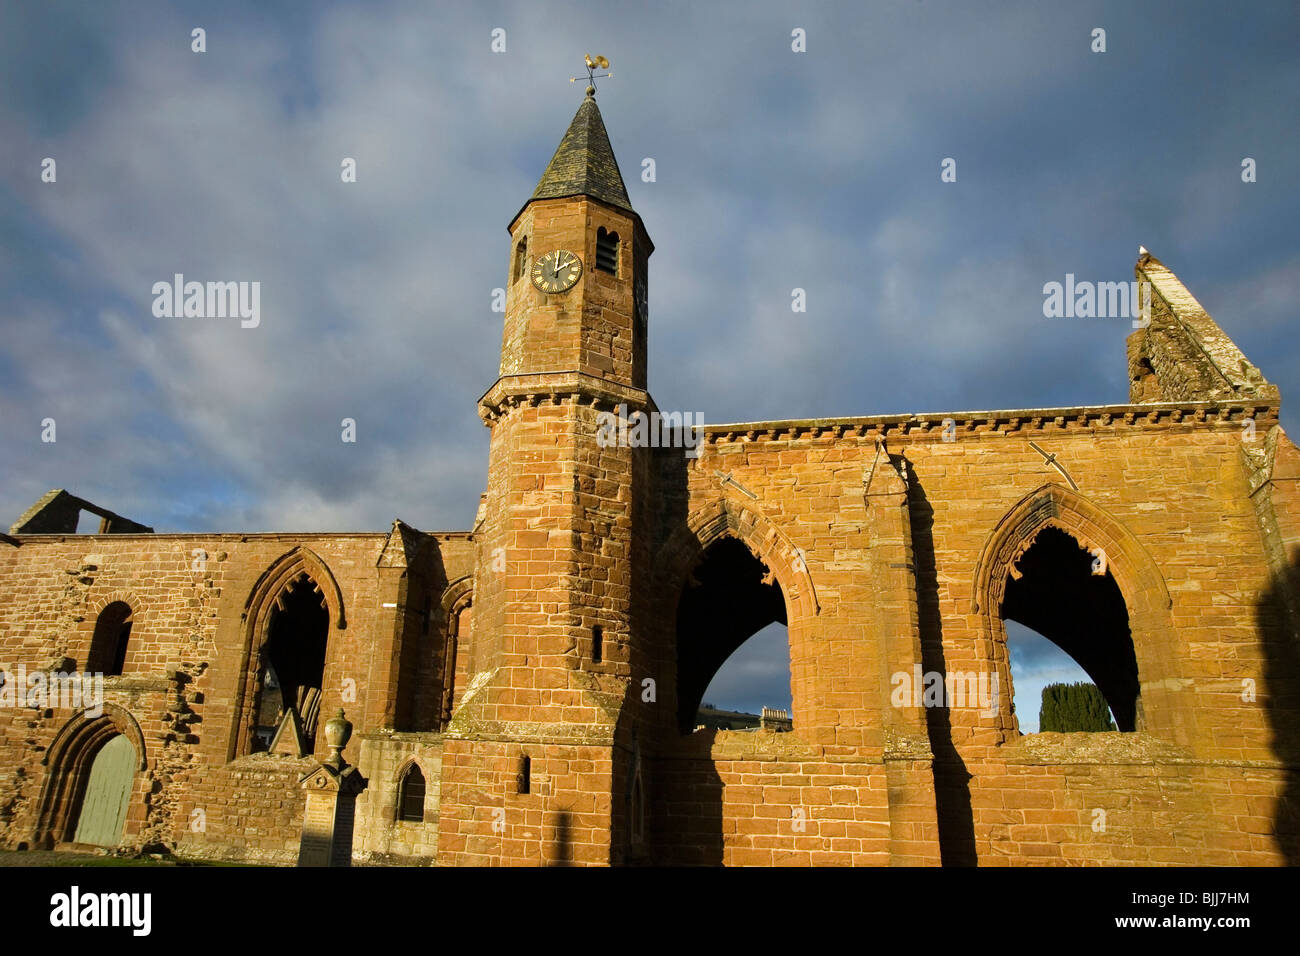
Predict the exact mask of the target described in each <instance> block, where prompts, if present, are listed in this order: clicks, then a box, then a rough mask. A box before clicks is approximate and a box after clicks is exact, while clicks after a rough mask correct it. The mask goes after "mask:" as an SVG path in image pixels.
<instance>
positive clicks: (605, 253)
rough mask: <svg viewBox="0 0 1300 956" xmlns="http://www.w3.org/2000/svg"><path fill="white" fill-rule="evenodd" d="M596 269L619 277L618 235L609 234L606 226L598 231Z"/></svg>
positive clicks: (614, 233)
mask: <svg viewBox="0 0 1300 956" xmlns="http://www.w3.org/2000/svg"><path fill="white" fill-rule="evenodd" d="M596 268H597V269H599V270H600V271H601V272H608V273H609V274H610V275H618V233H616V232H607V231H606V230H605V227H604V226H601V227H600V228H599V229H597V230H596Z"/></svg>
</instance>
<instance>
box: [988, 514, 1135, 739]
mask: <svg viewBox="0 0 1300 956" xmlns="http://www.w3.org/2000/svg"><path fill="white" fill-rule="evenodd" d="M1014 568H1015V572H1014V573H1011V574H1010V575H1009V580H1008V581H1007V586H1006V596H1005V597H1004V599H1003V602H1002V608H1001V615H1002V618H1003V619H1004V620H1005V621H1014V622H1016V623H1018V624H1021V625H1024V627H1025V628H1028V629H1029V630H1031V631H1035V632H1037V633H1038V634H1041V635H1042V636H1043V637H1044V638H1046V639H1047V640H1048V641H1050V642H1051V643H1052V644H1054V645H1056V647H1058V648H1060V650H1061V651H1063V652H1064V653H1065V654H1066V655H1068V656H1069V658H1070V659H1072V660H1073V662H1074V663H1075V664H1077V665H1078V667H1079V669H1080V670H1081V671H1082V672H1083V674H1084V675H1086V677H1084V678H1083V679H1084V680H1087V681H1091V682H1092V683H1093V684H1095V685H1096V686H1097V689H1098V690H1099V691H1100V692H1101V695H1102V696H1103V697H1104V698H1105V701H1106V704H1107V706H1108V707H1109V708H1110V712H1111V714H1112V715H1113V716H1114V720H1115V724H1116V726H1117V727H1118V728H1119V729H1120V730H1122V731H1132V730H1135V729H1136V728H1137V722H1138V689H1139V685H1138V670H1137V655H1136V653H1135V652H1134V648H1133V637H1132V635H1131V633H1130V631H1129V615H1128V608H1127V606H1126V605H1125V603H1124V596H1123V594H1122V593H1121V592H1120V589H1119V585H1118V584H1117V583H1116V582H1115V578H1114V576H1113V575H1112V574H1111V572H1110V569H1109V567H1108V566H1107V562H1106V556H1105V554H1104V553H1102V552H1100V551H1089V550H1087V549H1085V548H1084V547H1083V546H1082V545H1080V544H1079V542H1078V541H1076V540H1075V539H1074V538H1073V537H1071V536H1070V535H1069V534H1067V533H1066V532H1064V531H1062V530H1061V529H1059V528H1055V527H1047V528H1044V529H1043V530H1042V531H1040V532H1039V533H1038V535H1037V536H1036V537H1035V538H1034V541H1033V544H1032V545H1030V547H1029V548H1028V550H1026V551H1025V552H1024V553H1023V554H1022V555H1021V556H1020V559H1019V560H1018V561H1017V562H1016V564H1015V566H1014ZM1017 573H1018V574H1019V577H1017V576H1016V574H1017ZM1007 633H1008V638H1009V639H1010V638H1011V637H1012V635H1013V634H1014V633H1015V631H1014V629H1013V628H1008V629H1007ZM1023 634H1024V632H1023V630H1022V631H1020V632H1019V635H1020V636H1021V637H1023ZM1010 650H1011V651H1012V653H1013V655H1014V653H1015V648H1010ZM1024 659H1025V658H1024V656H1023V655H1022V657H1021V660H1022V661H1023V660H1024ZM1012 664H1013V666H1014V665H1015V659H1014V656H1013V660H1012ZM1012 685H1013V686H1012V688H1011V693H1012V694H1013V698H1012V699H1013V700H1015V699H1017V698H1016V697H1015V696H1014V695H1015V694H1016V693H1018V690H1017V688H1016V687H1015V677H1014V671H1013V676H1012ZM1039 691H1040V694H1041V686H1040V688H1039ZM1026 706H1027V708H1029V707H1032V708H1033V710H1034V711H1036V710H1037V707H1035V706H1033V704H1032V703H1030V702H1026ZM1017 713H1019V711H1017ZM1022 723H1029V721H1025V720H1023V718H1022Z"/></svg>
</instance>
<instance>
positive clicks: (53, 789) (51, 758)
mask: <svg viewBox="0 0 1300 956" xmlns="http://www.w3.org/2000/svg"><path fill="white" fill-rule="evenodd" d="M119 734H120V735H122V736H124V737H126V738H127V739H128V740H130V741H131V745H132V746H133V747H134V748H135V753H136V757H137V758H138V761H139V762H138V766H137V768H136V770H137V772H140V771H143V770H146V769H148V766H149V761H148V757H147V756H146V752H145V744H144V734H143V733H142V732H141V730H140V725H139V724H138V723H137V722H136V719H135V718H134V717H132V716H131V714H130V712H129V711H127V710H126V709H125V708H123V707H119V706H118V705H116V704H104V709H103V713H102V714H100V715H99V716H98V717H92V716H90V715H89V714H88V713H87V712H86V711H84V710H83V711H81V712H80V713H78V714H76V715H74V716H73V717H72V718H71V719H70V720H68V722H67V723H66V724H64V725H63V727H62V728H60V729H59V732H58V733H57V734H55V735H54V740H53V742H51V744H50V748H49V750H47V751H46V752H45V756H44V757H42V758H41V764H42V766H44V767H46V768H47V769H46V773H45V783H44V786H43V787H42V788H41V798H40V804H39V806H40V810H39V813H38V814H37V822H36V840H37V843H38V844H41V843H44V844H46V845H50V844H53V843H58V842H65V841H67V840H70V839H71V838H72V829H73V827H74V826H75V824H76V819H77V813H78V811H79V810H80V801H81V795H82V791H83V790H84V789H85V785H86V780H87V779H88V777H89V775H90V767H91V764H92V763H93V761H94V758H95V756H96V754H98V753H99V750H100V748H101V747H103V745H104V744H106V743H107V742H108V741H109V740H111V739H112V738H114V737H116V736H118V735H119Z"/></svg>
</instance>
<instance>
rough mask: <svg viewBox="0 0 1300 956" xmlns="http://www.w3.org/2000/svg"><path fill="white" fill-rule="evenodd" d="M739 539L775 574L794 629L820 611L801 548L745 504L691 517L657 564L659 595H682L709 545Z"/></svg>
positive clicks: (718, 503) (716, 504) (714, 507)
mask: <svg viewBox="0 0 1300 956" xmlns="http://www.w3.org/2000/svg"><path fill="white" fill-rule="evenodd" d="M728 536H730V537H733V538H736V539H737V540H739V541H740V542H741V543H742V544H744V545H745V547H747V548H749V550H750V551H751V552H752V553H753V555H754V557H756V558H758V560H760V561H762V562H763V563H764V564H765V565H767V568H768V570H769V571H771V572H772V574H773V576H774V577H775V578H776V581H777V583H778V584H780V586H781V590H782V592H784V594H785V600H786V613H787V619H788V620H789V622H790V626H791V627H793V626H794V624H795V621H796V620H799V619H805V618H809V617H813V616H815V615H816V614H818V613H820V611H821V606H820V605H819V604H818V603H817V589H816V587H815V586H814V584H813V579H812V575H811V574H809V573H808V565H807V562H806V561H804V560H803V559H802V558H801V557H800V554H801V552H800V550H799V549H798V548H796V547H795V546H794V544H793V543H792V542H791V541H790V539H789V538H787V537H786V536H785V535H784V534H782V533H781V531H780V530H779V529H778V528H777V527H776V525H774V524H773V523H772V521H771V519H769V518H768V517H767V516H766V515H763V514H761V513H760V512H758V511H755V510H754V509H753V508H750V507H748V506H746V505H744V504H742V503H741V502H739V501H735V500H732V499H730V498H718V499H715V500H714V501H712V502H710V503H709V504H707V505H705V506H703V507H702V508H699V509H697V510H695V511H693V512H691V513H690V515H688V516H687V518H686V520H685V521H684V522H683V523H682V524H680V525H679V526H678V527H677V530H676V531H674V532H673V533H672V534H671V535H670V536H669V538H668V540H667V541H666V542H664V544H663V546H662V547H661V548H660V549H659V556H658V558H657V559H656V561H655V581H656V589H657V591H658V593H660V594H663V595H672V596H674V599H675V596H676V595H678V594H680V593H681V589H682V585H683V584H685V582H686V579H687V576H688V575H689V574H690V571H691V568H693V567H694V566H695V565H696V564H698V563H699V561H700V559H701V558H702V557H703V555H704V552H705V551H706V550H707V549H708V547H709V545H711V544H713V543H714V542H715V541H718V540H719V539H721V538H724V537H728Z"/></svg>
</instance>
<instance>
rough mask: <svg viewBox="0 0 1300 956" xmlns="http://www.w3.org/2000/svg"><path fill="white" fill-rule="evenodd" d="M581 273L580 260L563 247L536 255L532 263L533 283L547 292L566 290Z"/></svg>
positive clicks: (570, 287) (571, 286) (540, 289)
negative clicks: (535, 259)
mask: <svg viewBox="0 0 1300 956" xmlns="http://www.w3.org/2000/svg"><path fill="white" fill-rule="evenodd" d="M581 275H582V260H581V259H579V258H578V257H577V256H576V255H574V254H573V253H572V252H566V251H565V250H564V249H556V250H555V251H554V252H548V253H546V254H545V255H542V256H538V257H537V261H536V262H534V263H533V285H535V286H537V288H538V290H539V291H541V292H545V293H547V294H551V293H556V292H568V291H569V290H570V289H572V288H573V286H574V284H575V283H576V282H577V281H578V277H579V276H581Z"/></svg>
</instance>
